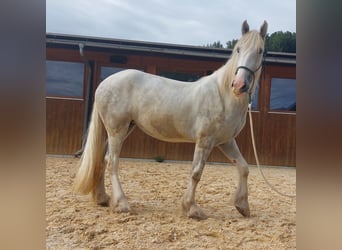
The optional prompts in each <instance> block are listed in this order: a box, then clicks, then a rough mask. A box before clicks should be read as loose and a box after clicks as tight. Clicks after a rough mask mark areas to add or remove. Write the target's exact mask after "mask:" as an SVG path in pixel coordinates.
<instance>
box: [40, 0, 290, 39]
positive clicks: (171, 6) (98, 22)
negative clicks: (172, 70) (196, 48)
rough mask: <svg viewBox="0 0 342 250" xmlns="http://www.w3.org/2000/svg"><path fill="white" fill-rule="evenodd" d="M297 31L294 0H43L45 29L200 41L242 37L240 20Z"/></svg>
mask: <svg viewBox="0 0 342 250" xmlns="http://www.w3.org/2000/svg"><path fill="white" fill-rule="evenodd" d="M245 19H247V21H248V23H249V25H250V27H251V29H259V27H260V26H261V24H262V22H263V21H264V20H266V21H267V22H268V24H269V26H268V33H270V34H271V33H273V32H275V31H291V32H296V1H295V0H283V1H281V0H96V1H95V0H47V1H46V31H47V32H52V33H62V34H74V35H86V36H96V37H106V38H120V39H129V40H141V41H151V42H163V43H175V44H189V45H204V44H207V43H212V42H214V41H218V40H219V41H221V43H223V44H225V43H226V42H227V41H229V40H232V39H236V38H239V37H240V34H241V33H240V30H241V24H242V22H243V21H244V20H245Z"/></svg>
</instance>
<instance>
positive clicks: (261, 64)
mask: <svg viewBox="0 0 342 250" xmlns="http://www.w3.org/2000/svg"><path fill="white" fill-rule="evenodd" d="M266 54H267V52H266V51H265V52H264V54H263V56H262V61H261V63H260V65H259V67H257V68H256V70H254V71H253V70H251V69H250V68H248V67H246V66H239V67H237V68H236V70H235V75H236V74H237V73H238V71H239V69H245V70H247V71H248V72H249V73H250V74H252V76H253V80H252V84H251V87H250V88H249V90H248V96H249V101H248V103H252V89H253V86H254V80H255V73H256V72H257V71H258V70H259V69H261V67H264V78H265V75H266V60H265V58H266Z"/></svg>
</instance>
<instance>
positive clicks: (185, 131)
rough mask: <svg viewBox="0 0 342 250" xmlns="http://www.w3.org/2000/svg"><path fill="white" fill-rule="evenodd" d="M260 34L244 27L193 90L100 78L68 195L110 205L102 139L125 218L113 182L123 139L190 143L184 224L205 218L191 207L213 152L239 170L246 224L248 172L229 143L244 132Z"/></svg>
mask: <svg viewBox="0 0 342 250" xmlns="http://www.w3.org/2000/svg"><path fill="white" fill-rule="evenodd" d="M266 32H267V22H266V21H265V22H264V23H263V25H262V26H261V28H260V31H256V30H252V31H250V30H249V25H248V23H247V21H244V22H243V24H242V37H241V38H240V40H239V41H238V42H237V44H236V45H235V47H234V49H233V52H232V56H231V58H230V59H229V60H228V61H227V63H226V64H225V65H223V66H222V67H221V68H219V69H218V70H216V71H215V72H214V73H213V74H211V75H209V76H205V77H203V78H201V79H199V80H198V81H196V82H194V83H186V82H181V81H176V80H170V79H167V78H163V77H160V76H157V75H152V74H147V73H144V72H141V71H137V70H125V71H122V72H120V73H116V74H113V75H111V76H109V77H108V78H106V79H105V80H104V81H103V82H102V83H101V84H100V85H99V87H98V88H97V90H96V93H95V101H94V107H93V112H92V117H91V122H90V126H89V134H88V138H87V142H86V145H85V149H84V152H83V155H82V158H81V160H80V167H79V170H78V173H77V175H76V178H75V183H74V190H75V191H76V192H79V193H82V194H88V193H90V192H91V193H92V197H93V199H94V201H95V202H97V204H99V205H108V203H109V196H108V195H107V194H106V192H105V187H104V171H105V167H106V166H105V165H106V164H105V160H104V158H105V153H106V141H107V139H108V152H109V160H108V163H107V164H108V166H109V167H110V171H111V182H112V199H111V203H112V204H111V205H112V206H113V210H114V211H116V212H129V211H130V207H129V204H128V202H127V199H126V196H125V194H124V192H123V191H122V188H121V184H120V181H119V177H118V164H119V154H120V151H121V147H122V143H123V141H124V140H125V138H126V137H127V136H128V135H129V133H130V132H131V131H132V129H133V128H134V127H135V126H138V127H139V128H140V129H141V130H142V131H144V132H145V133H146V134H148V135H150V136H152V137H154V138H157V139H159V140H163V141H168V142H194V143H196V146H195V152H194V157H193V162H192V170H191V174H190V181H189V185H188V188H187V190H186V192H185V194H184V196H183V199H182V207H183V210H184V212H185V213H186V214H187V215H188V216H189V217H191V218H196V219H205V218H207V216H206V215H205V213H204V212H203V211H202V210H201V209H200V207H199V206H198V205H197V204H196V202H195V191H196V187H197V184H198V182H199V181H200V179H201V175H202V172H203V168H204V165H205V162H206V160H207V158H208V156H209V153H210V152H211V151H212V149H213V148H214V147H216V146H217V147H219V148H220V149H221V151H222V152H223V153H224V154H225V155H226V156H227V157H228V158H229V159H230V160H231V161H232V163H233V164H234V165H236V166H237V169H238V172H239V183H238V188H237V191H236V194H235V198H234V205H235V207H236V209H237V210H238V211H239V212H240V213H241V214H242V215H243V216H249V215H250V210H249V204H248V189H247V177H248V173H249V170H248V164H247V162H246V161H245V159H244V158H243V156H242V155H241V153H240V151H239V148H238V146H237V144H236V141H235V137H236V136H237V135H238V134H239V132H240V131H241V129H242V128H243V127H244V125H245V120H246V113H247V106H248V103H249V100H250V97H251V96H253V94H254V92H255V88H256V82H257V81H258V79H259V77H260V73H261V65H262V60H263V50H264V40H265V35H266Z"/></svg>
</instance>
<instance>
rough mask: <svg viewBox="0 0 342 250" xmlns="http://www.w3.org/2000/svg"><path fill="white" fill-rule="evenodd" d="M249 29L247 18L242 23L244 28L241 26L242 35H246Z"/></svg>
mask: <svg viewBox="0 0 342 250" xmlns="http://www.w3.org/2000/svg"><path fill="white" fill-rule="evenodd" d="M248 31H249V25H248V23H247V20H245V21H244V22H243V23H242V28H241V32H242V35H244V34H245V33H247V32H248Z"/></svg>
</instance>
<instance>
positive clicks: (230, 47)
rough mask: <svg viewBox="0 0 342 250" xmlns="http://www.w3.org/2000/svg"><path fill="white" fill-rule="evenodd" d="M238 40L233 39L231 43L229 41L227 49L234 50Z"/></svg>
mask: <svg viewBox="0 0 342 250" xmlns="http://www.w3.org/2000/svg"><path fill="white" fill-rule="evenodd" d="M238 41H239V40H238V39H233V40H231V41H228V42H227V43H226V44H227V49H234V46H235V44H236V43H237V42H238Z"/></svg>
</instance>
